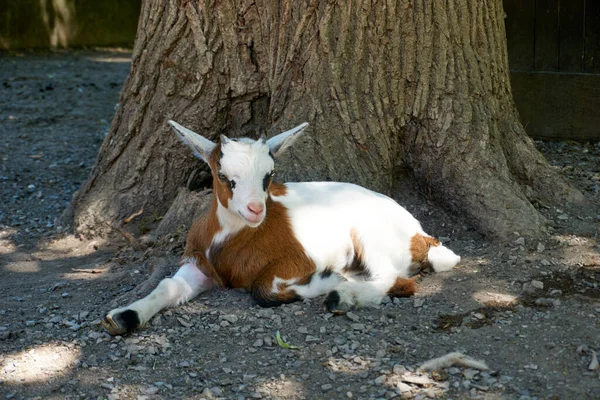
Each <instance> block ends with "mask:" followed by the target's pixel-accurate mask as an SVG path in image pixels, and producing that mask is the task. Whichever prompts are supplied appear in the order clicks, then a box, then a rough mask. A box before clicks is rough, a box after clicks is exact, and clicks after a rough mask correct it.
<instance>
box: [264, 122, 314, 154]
mask: <svg viewBox="0 0 600 400" xmlns="http://www.w3.org/2000/svg"><path fill="white" fill-rule="evenodd" d="M307 126H308V122H305V123H303V124H301V125H298V126H297V127H295V128H293V129H290V130H289V131H285V132H282V133H280V134H279V135H277V136H273V137H272V138H271V139H269V140H267V144H268V145H269V149H270V150H271V153H272V154H273V156H274V157H277V156H278V155H279V154H281V153H283V152H284V151H285V149H287V148H288V147H290V146H291V145H292V144H293V143H294V142H295V141H296V139H298V138H299V137H300V136H302V132H303V131H304V129H306V127H307Z"/></svg>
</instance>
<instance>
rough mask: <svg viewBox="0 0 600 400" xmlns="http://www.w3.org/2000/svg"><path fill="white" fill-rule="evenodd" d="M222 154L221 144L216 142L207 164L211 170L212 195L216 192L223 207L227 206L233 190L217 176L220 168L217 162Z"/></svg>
mask: <svg viewBox="0 0 600 400" xmlns="http://www.w3.org/2000/svg"><path fill="white" fill-rule="evenodd" d="M222 155H223V153H222V152H221V145H220V144H218V145H217V147H215V149H214V150H213V152H212V153H211V155H210V158H209V160H208V165H210V169H211V170H212V176H213V195H215V194H216V196H217V197H218V198H219V202H220V203H221V204H222V205H223V207H225V208H227V207H228V205H229V200H230V199H231V198H232V197H233V192H232V191H231V188H230V187H229V186H228V185H227V184H226V183H225V182H221V180H220V179H219V178H218V175H219V170H220V169H221V165H220V164H219V162H220V160H221V156H222Z"/></svg>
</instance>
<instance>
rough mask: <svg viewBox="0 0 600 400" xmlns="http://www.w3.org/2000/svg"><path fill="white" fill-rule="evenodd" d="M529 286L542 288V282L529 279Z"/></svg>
mask: <svg viewBox="0 0 600 400" xmlns="http://www.w3.org/2000/svg"><path fill="white" fill-rule="evenodd" d="M531 286H532V287H533V288H535V289H539V290H542V289H544V282H542V281H536V280H533V281H531Z"/></svg>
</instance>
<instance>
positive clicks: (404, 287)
mask: <svg viewBox="0 0 600 400" xmlns="http://www.w3.org/2000/svg"><path fill="white" fill-rule="evenodd" d="M416 291H417V283H416V282H415V281H414V279H410V278H397V279H396V282H394V286H392V287H391V288H390V290H388V293H387V294H388V296H390V297H410V296H412V295H413V294H415V292H416Z"/></svg>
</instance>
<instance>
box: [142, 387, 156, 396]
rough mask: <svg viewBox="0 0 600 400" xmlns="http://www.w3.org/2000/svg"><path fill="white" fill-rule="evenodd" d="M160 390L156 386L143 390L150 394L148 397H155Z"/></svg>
mask: <svg viewBox="0 0 600 400" xmlns="http://www.w3.org/2000/svg"><path fill="white" fill-rule="evenodd" d="M159 390H160V388H157V387H156V386H154V385H153V386H148V387H147V388H145V389H144V390H143V392H144V394H148V395H153V394H156V393H158V391H159Z"/></svg>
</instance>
